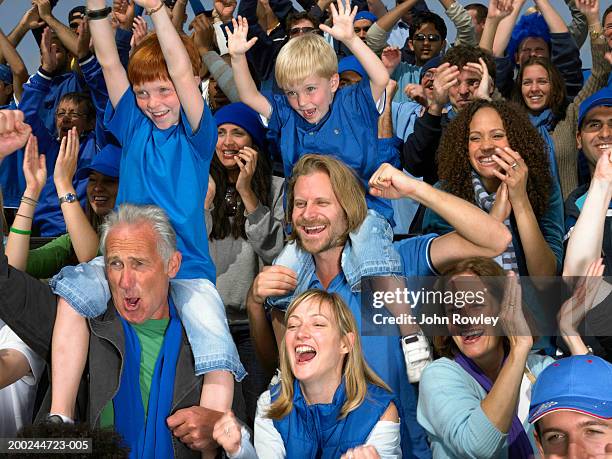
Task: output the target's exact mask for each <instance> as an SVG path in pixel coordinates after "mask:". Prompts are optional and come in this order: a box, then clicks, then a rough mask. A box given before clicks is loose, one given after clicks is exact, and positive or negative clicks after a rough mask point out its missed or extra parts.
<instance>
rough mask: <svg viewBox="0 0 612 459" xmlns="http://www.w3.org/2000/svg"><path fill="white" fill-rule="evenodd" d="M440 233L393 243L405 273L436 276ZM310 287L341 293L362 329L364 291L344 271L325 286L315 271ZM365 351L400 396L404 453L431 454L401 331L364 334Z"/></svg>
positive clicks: (417, 455)
mask: <svg viewBox="0 0 612 459" xmlns="http://www.w3.org/2000/svg"><path fill="white" fill-rule="evenodd" d="M436 237H437V235H436V234H427V235H424V236H418V237H413V238H409V239H405V240H403V241H400V242H396V243H394V244H393V246H394V247H395V249H396V250H397V251H398V253H399V254H400V257H401V259H402V263H403V275H404V276H435V275H436V272H435V270H434V268H433V266H432V263H431V260H430V256H429V248H430V245H431V241H433V239H435V238H436ZM308 288H318V289H322V290H327V291H328V292H330V293H332V292H334V293H338V294H339V295H340V296H341V297H342V299H343V300H344V301H345V302H346V303H347V305H348V306H349V308H350V309H351V312H352V313H353V315H354V316H355V320H356V321H357V327H358V329H359V330H360V331H361V329H362V324H361V319H362V318H361V294H360V293H353V292H351V288H350V286H349V285H348V283H347V281H346V278H345V277H344V275H343V273H340V274H338V275H337V276H336V277H335V278H334V279H333V280H332V281H331V283H330V284H329V286H328V287H327V289H325V288H324V287H323V285H322V284H321V282H320V281H319V279H318V278H317V275H316V273H313V275H312V278H311V280H310V284H309V286H308ZM361 344H362V347H363V354H364V357H365V360H366V362H367V363H368V365H369V366H370V367H371V368H372V370H374V371H375V372H376V374H378V376H380V377H381V378H382V379H383V381H385V382H386V383H387V384H388V385H389V387H390V388H391V390H392V391H393V393H394V394H396V396H397V397H398V398H399V401H400V404H401V410H402V411H403V417H402V419H401V422H402V425H401V437H402V452H403V453H404V457H411V456H410V453H412V455H413V456H414V457H418V458H427V457H431V453H430V452H429V448H428V446H427V441H426V436H425V431H424V430H423V429H422V427H421V426H420V425H418V424H417V421H416V406H417V403H416V402H417V400H416V395H415V392H414V389H413V388H412V386H411V385H410V382H409V381H408V375H407V373H406V364H405V362H404V353H403V351H402V347H401V343H400V339H399V332H398V335H397V336H363V335H362V336H361Z"/></svg>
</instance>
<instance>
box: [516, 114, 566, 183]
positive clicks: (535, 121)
mask: <svg viewBox="0 0 612 459" xmlns="http://www.w3.org/2000/svg"><path fill="white" fill-rule="evenodd" d="M529 121H531V124H532V125H533V127H534V128H536V129H537V130H538V132H539V133H540V136H541V137H542V138H543V139H544V142H546V146H547V147H548V159H549V161H550V172H551V174H552V176H553V177H554V178H555V179H556V180H557V181H559V171H558V168H557V160H556V159H555V144H554V142H553V139H552V137H551V136H550V131H552V130H553V129H554V127H555V118H554V116H553V113H552V111H551V110H550V108H547V109H546V110H544V111H543V112H542V113H540V114H539V115H532V114H531V113H530V114H529ZM519 153H520V152H519Z"/></svg>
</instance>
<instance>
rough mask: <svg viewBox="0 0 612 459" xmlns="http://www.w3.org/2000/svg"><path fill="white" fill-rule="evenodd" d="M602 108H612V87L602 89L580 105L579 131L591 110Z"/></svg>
mask: <svg viewBox="0 0 612 459" xmlns="http://www.w3.org/2000/svg"><path fill="white" fill-rule="evenodd" d="M601 106H604V107H612V87H610V86H607V87H605V88H603V89H600V90H599V91H597V92H596V93H595V94H593V95H592V96H591V97H589V98H588V99H586V100H584V101H583V102H582V103H581V104H580V109H579V110H578V129H580V126H582V121H583V120H584V117H585V116H586V114H587V113H588V112H589V111H590V110H592V109H594V108H596V107H601Z"/></svg>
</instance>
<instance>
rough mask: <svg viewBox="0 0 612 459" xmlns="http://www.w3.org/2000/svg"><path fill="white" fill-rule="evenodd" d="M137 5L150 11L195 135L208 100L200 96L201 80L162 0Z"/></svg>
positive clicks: (169, 69)
mask: <svg viewBox="0 0 612 459" xmlns="http://www.w3.org/2000/svg"><path fill="white" fill-rule="evenodd" d="M135 2H136V4H137V5H140V6H143V7H144V8H146V10H147V12H150V14H151V19H152V20H153V25H154V26H155V31H156V32H157V38H158V40H159V45H160V47H161V50H162V53H163V54H164V58H165V60H166V65H167V66H168V73H169V74H170V78H171V79H172V83H173V84H174V88H175V90H176V94H177V95H178V98H179V101H180V102H181V107H182V108H183V110H184V111H185V114H186V115H187V120H188V121H189V124H190V126H191V129H192V130H193V131H194V132H195V131H197V130H198V129H199V127H200V120H201V119H202V112H203V111H204V99H203V98H202V93H200V86H199V81H200V79H199V78H196V77H194V75H193V68H192V65H191V60H190V59H189V54H187V50H186V49H185V46H184V45H183V41H182V40H181V37H180V36H179V34H178V32H177V31H176V29H175V28H174V24H172V21H171V20H170V16H168V10H167V8H166V7H165V6H164V4H163V2H162V0H135ZM160 6H161V7H160ZM198 71H199V69H198Z"/></svg>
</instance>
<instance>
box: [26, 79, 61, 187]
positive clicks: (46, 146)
mask: <svg viewBox="0 0 612 459" xmlns="http://www.w3.org/2000/svg"><path fill="white" fill-rule="evenodd" d="M51 87H52V82H51V80H50V79H49V78H47V77H45V76H43V75H42V74H40V73H35V74H34V75H32V76H31V77H30V79H29V80H28V82H27V83H25V84H24V85H23V95H22V96H21V102H20V103H19V109H20V110H21V111H22V112H23V114H24V118H25V122H26V123H28V124H29V125H30V126H31V127H32V134H34V135H35V136H36V139H37V140H38V150H39V151H40V152H41V153H45V156H46V163H47V175H48V176H51V175H52V174H53V171H54V169H55V160H56V159H57V155H58V153H59V144H58V142H57V140H56V139H55V137H54V136H53V133H51V132H49V130H48V129H47V128H46V127H45V125H44V123H43V121H42V119H41V118H40V115H39V110H40V108H41V107H42V106H43V102H44V99H45V95H46V94H48V93H49V92H50V91H51Z"/></svg>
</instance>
